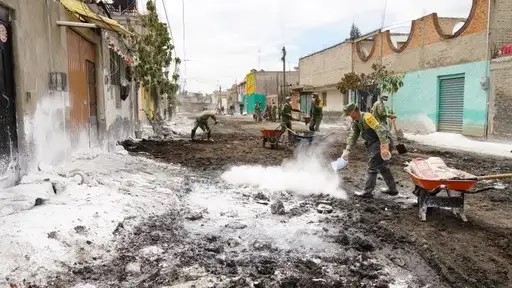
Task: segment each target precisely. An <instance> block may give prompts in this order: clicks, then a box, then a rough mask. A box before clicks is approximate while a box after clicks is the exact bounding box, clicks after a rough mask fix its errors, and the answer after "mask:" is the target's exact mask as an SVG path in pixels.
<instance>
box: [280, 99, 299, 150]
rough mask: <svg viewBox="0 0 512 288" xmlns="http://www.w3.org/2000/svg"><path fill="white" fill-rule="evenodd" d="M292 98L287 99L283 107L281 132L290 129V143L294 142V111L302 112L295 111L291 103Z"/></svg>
mask: <svg viewBox="0 0 512 288" xmlns="http://www.w3.org/2000/svg"><path fill="white" fill-rule="evenodd" d="M291 101H292V98H291V97H286V101H285V103H284V105H283V109H282V110H281V130H283V131H284V130H286V128H288V129H289V130H288V142H291V141H292V132H291V130H292V119H293V118H292V111H295V112H300V110H297V109H293V108H292V105H291V103H290V102H291Z"/></svg>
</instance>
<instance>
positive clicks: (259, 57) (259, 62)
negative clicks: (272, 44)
mask: <svg viewBox="0 0 512 288" xmlns="http://www.w3.org/2000/svg"><path fill="white" fill-rule="evenodd" d="M260 52H261V50H260V49H258V70H261V65H260V64H261V55H260Z"/></svg>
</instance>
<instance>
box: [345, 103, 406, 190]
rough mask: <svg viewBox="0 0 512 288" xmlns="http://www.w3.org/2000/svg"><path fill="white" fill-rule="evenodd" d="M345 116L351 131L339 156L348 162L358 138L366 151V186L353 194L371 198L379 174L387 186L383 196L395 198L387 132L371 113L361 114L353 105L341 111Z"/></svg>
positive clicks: (388, 134)
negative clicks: (349, 122) (361, 139)
mask: <svg viewBox="0 0 512 288" xmlns="http://www.w3.org/2000/svg"><path fill="white" fill-rule="evenodd" d="M343 112H344V113H345V116H350V117H351V118H352V120H353V122H352V130H351V133H350V136H349V138H348V141H347V147H346V149H345V151H343V155H342V156H341V157H342V158H343V159H345V160H348V157H349V154H350V152H351V151H352V149H353V147H354V146H355V144H356V143H357V140H358V139H359V136H361V137H362V138H363V139H364V144H365V146H366V149H367V151H368V171H367V175H366V184H365V186H364V190H363V191H362V192H358V193H355V194H356V195H357V196H361V197H372V193H373V190H374V189H375V185H376V184H377V174H378V173H380V175H382V178H383V179H384V182H386V185H387V186H388V189H387V190H384V191H382V192H383V193H384V194H388V195H392V196H395V195H397V194H398V190H397V189H396V183H395V179H394V177H393V174H391V170H390V169H389V167H388V165H389V160H390V159H391V151H390V143H391V141H390V139H391V136H390V133H389V130H388V129H387V128H386V127H385V126H384V125H382V124H381V123H379V121H378V120H377V119H376V118H375V117H374V116H373V115H372V114H371V113H361V112H360V111H359V108H358V107H357V106H356V105H355V104H354V103H351V104H348V105H347V106H345V108H344V109H343Z"/></svg>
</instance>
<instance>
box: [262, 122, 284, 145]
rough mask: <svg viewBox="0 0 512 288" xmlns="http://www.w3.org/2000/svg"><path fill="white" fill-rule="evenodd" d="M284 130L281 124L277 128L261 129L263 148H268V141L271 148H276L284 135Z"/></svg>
mask: <svg viewBox="0 0 512 288" xmlns="http://www.w3.org/2000/svg"><path fill="white" fill-rule="evenodd" d="M283 133H284V130H282V129H281V126H279V127H278V128H276V129H273V130H272V129H261V135H262V140H263V141H262V142H263V148H266V146H267V143H269V144H270V148H272V149H275V148H277V147H278V146H279V139H280V138H281V136H282V135H283Z"/></svg>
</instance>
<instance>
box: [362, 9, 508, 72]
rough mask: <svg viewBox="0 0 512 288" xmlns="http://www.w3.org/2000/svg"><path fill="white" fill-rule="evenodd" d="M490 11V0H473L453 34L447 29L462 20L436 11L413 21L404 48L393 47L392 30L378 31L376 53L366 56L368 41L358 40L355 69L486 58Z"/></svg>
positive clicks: (424, 66)
mask: <svg viewBox="0 0 512 288" xmlns="http://www.w3.org/2000/svg"><path fill="white" fill-rule="evenodd" d="M491 1H497V2H500V1H509V2H511V3H512V1H510V0H491ZM507 5H508V4H507ZM511 5H512V4H511ZM487 12H488V0H473V7H472V9H471V13H470V15H469V17H468V20H467V21H466V24H465V25H464V27H463V28H461V29H460V30H459V31H458V32H457V33H455V34H454V35H451V33H448V32H451V31H447V30H450V27H453V26H454V25H455V24H456V23H457V22H459V20H460V19H454V18H439V17H438V16H437V14H436V13H433V14H430V15H427V16H424V17H422V18H420V19H417V20H414V21H413V22H412V24H411V32H410V36H409V39H408V40H407V42H406V43H405V44H404V45H403V46H402V47H394V45H393V43H392V41H391V40H390V36H391V35H390V32H389V31H384V32H383V33H378V34H377V35H375V36H374V37H373V39H372V42H373V48H372V49H370V50H371V51H373V53H370V55H368V56H367V57H365V55H362V53H361V51H362V50H363V49H362V48H363V47H366V48H365V49H366V50H368V47H367V46H368V43H367V42H368V41H365V42H362V43H355V44H354V49H353V56H352V57H353V59H354V72H356V73H361V72H368V71H370V69H371V65H372V64H373V63H380V61H382V62H383V64H385V65H389V66H390V68H391V69H392V70H395V71H397V72H408V71H417V70H422V69H428V68H436V67H443V66H450V65H456V64H462V63H469V62H475V61H481V60H484V59H486V56H487V50H486V40H487V20H488V19H487V15H488V13H487ZM509 13H510V12H509ZM468 47H471V49H468Z"/></svg>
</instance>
